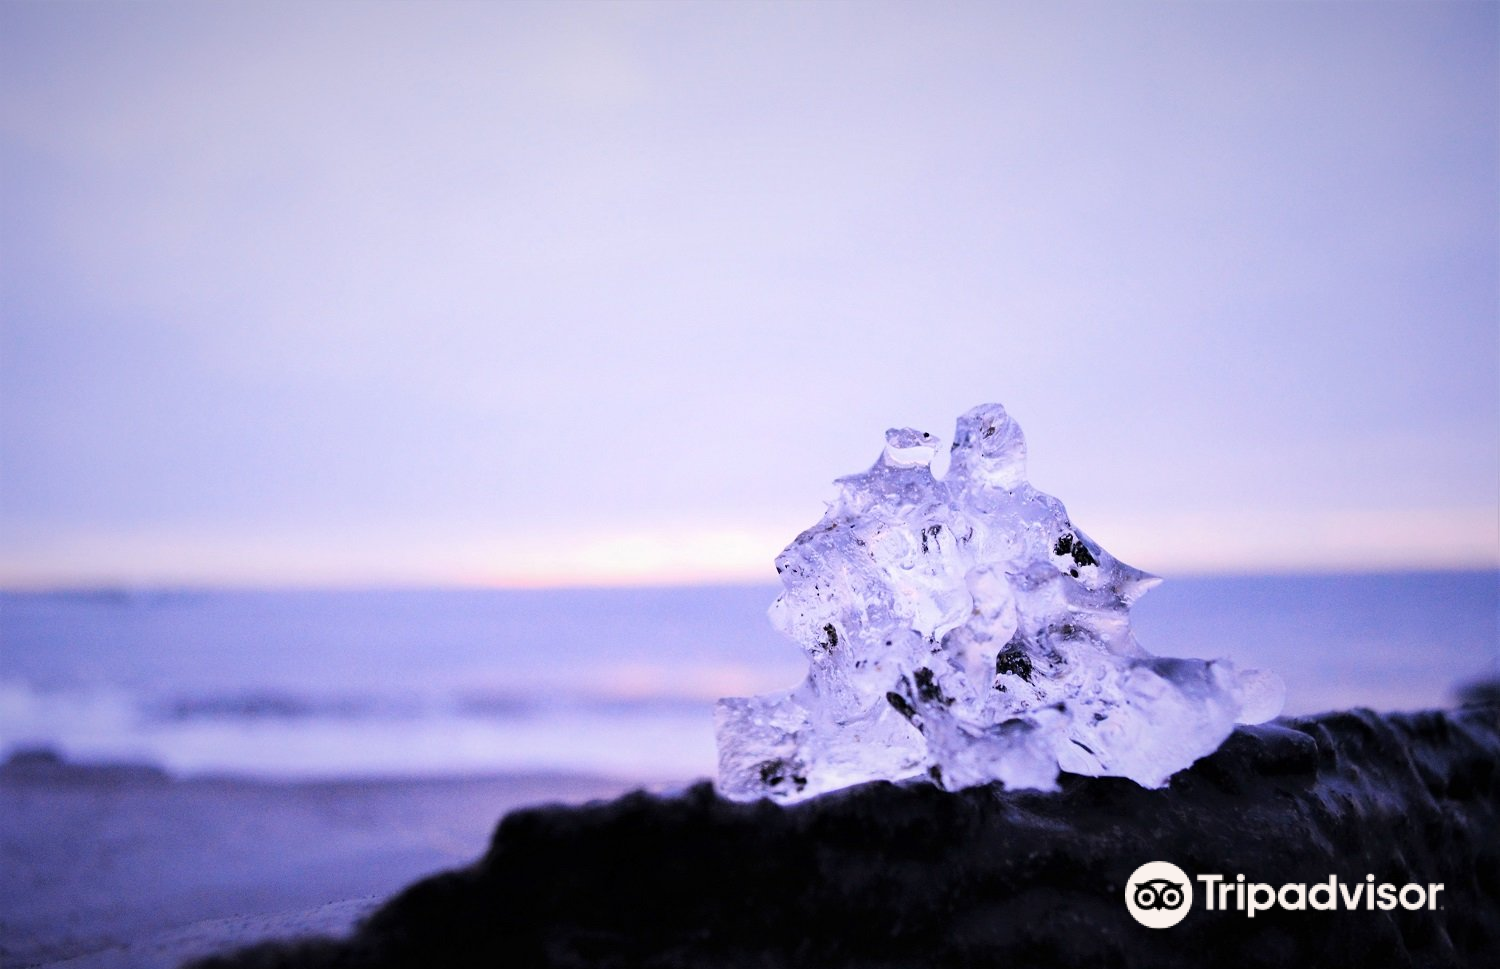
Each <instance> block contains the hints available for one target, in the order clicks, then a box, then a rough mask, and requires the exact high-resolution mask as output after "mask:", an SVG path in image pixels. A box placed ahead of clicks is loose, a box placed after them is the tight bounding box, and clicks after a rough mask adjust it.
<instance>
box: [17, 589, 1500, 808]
mask: <svg viewBox="0 0 1500 969" xmlns="http://www.w3.org/2000/svg"><path fill="white" fill-rule="evenodd" d="M776 592H777V590H776V589H775V588H774V587H772V586H713V587H680V588H660V589H609V590H604V589H586V590H580V589H573V590H546V591H534V590H527V591H519V590H481V589H434V590H359V591H245V590H223V591H216V590H191V591H188V590H128V591H127V590H93V591H60V592H5V593H0V756H3V755H4V754H5V753H8V752H13V751H15V750H19V749H27V748H39V747H45V748H50V749H53V750H55V751H57V752H58V753H60V754H62V755H63V756H65V757H67V758H69V759H76V760H82V761H127V762H132V763H145V764H152V765H157V766H160V767H162V768H164V769H166V770H168V771H170V772H172V773H174V774H178V775H184V776H186V775H225V774H229V775H244V776H254V777H266V778H286V779H292V778H340V777H343V778H349V777H373V776H382V777H414V776H443V775H454V774H471V773H476V772H486V773H490V772H494V773H499V772H514V771H528V772H529V771H569V772H586V773H594V774H604V775H610V776H619V777H627V778H640V779H644V780H659V781H677V780H685V779H688V778H692V777H698V776H711V775H712V774H713V772H714V766H715V750H714V739H713V717H712V706H713V701H714V700H715V699H716V698H717V697H719V696H724V695H743V694H746V693H756V692H765V691H769V690H775V689H781V688H785V687H789V686H792V685H793V684H795V683H796V682H798V681H799V680H800V679H801V677H802V675H803V671H804V669H805V666H804V662H803V659H802V655H801V653H800V651H799V649H798V648H797V647H796V646H795V645H794V644H792V643H791V642H789V641H786V640H784V639H782V638H781V637H780V636H779V635H778V634H777V633H776V632H775V631H774V630H772V629H771V627H770V625H769V623H768V621H767V619H766V609H767V607H768V606H769V605H770V603H771V601H772V600H773V599H774V598H775V596H776ZM1132 615H1133V619H1134V628H1135V632H1136V636H1137V638H1138V639H1139V640H1140V642H1141V643H1142V645H1143V646H1145V647H1146V648H1147V649H1148V650H1150V651H1151V652H1153V653H1158V654H1161V655H1172V656H1197V657H1205V658H1207V657H1220V656H1223V657H1228V658H1230V659H1233V660H1235V661H1236V662H1237V663H1239V664H1241V665H1244V666H1259V667H1263V668H1268V669H1271V670H1275V671H1276V672H1278V673H1280V674H1281V676H1282V677H1283V679H1284V680H1285V681H1286V685H1287V706H1286V712H1287V713H1289V714H1301V713H1313V712H1318V711H1322V710H1329V709H1341V708H1347V707H1351V706H1368V707H1371V708H1374V709H1377V710H1381V711H1391V710H1411V709H1420V708H1423V707H1434V706H1444V705H1449V704H1451V703H1452V702H1453V698H1454V695H1455V690H1456V689H1457V688H1459V687H1461V686H1462V685H1464V684H1466V683H1470V682H1473V681H1476V680H1480V679H1485V678H1494V677H1496V676H1500V572H1495V571H1483V572H1449V573H1413V574H1399V575H1398V574H1390V575H1340V576H1326V575H1325V576H1259V577H1222V578H1183V579H1177V580H1169V581H1167V582H1166V583H1164V584H1163V585H1162V586H1160V587H1159V588H1157V589H1154V590H1152V592H1151V593H1150V594H1148V595H1147V596H1146V597H1145V598H1144V599H1142V600H1141V602H1140V603H1139V604H1138V605H1137V606H1136V607H1135V609H1134V610H1133V613H1132Z"/></svg>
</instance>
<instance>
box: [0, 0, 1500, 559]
mask: <svg viewBox="0 0 1500 969" xmlns="http://www.w3.org/2000/svg"><path fill="white" fill-rule="evenodd" d="M1497 38H1500V7H1497V6H1496V5H1494V4H1490V3H1480V4H1460V3H1430V4H1429V3H1379V4H1374V3H1369V4H1367V3H1335V4H1327V5H1323V4H1300V3H1275V4H1249V3H1246V4H1176V3H1174V4H1161V5H1157V4H1150V3H1124V4H1120V3H1109V4H1101V5H1094V4H1085V5H1075V4H1067V3H1061V4H1059V3H1047V4H1041V3H1038V4H1026V5H1018V6H1004V5H995V4H921V5H918V4H900V5H884V4H873V3H871V4H851V5H845V4H834V3H825V4H796V5H790V4H786V5H783V4H740V5H736V4H730V3H699V4H688V3H665V4H623V3H620V4H590V5H584V4H539V5H525V4H463V5H442V4H410V5H405V4H403V5H392V4H369V3H346V4H322V5H286V6H277V5H268V4H250V5H235V4H193V5H184V6H176V5H166V4H153V3H140V4H81V3H58V4H53V3H45V4H43V3H26V2H11V3H6V4H3V5H0V205H3V209H0V218H3V230H4V238H3V250H0V280H3V291H0V314H3V336H0V449H3V450H0V582H5V583H10V584H38V583H43V584H46V583H59V582H63V583H71V582H88V583H93V582H119V581H124V582H153V581H168V582H221V581H233V582H255V583H268V582H269V583H284V582H290V583H297V582H337V583H345V584H347V583H363V582H431V581H494V582H515V583H551V582H617V581H641V580H662V579H668V580H694V579H723V578H763V579H770V578H771V577H772V568H771V564H770V563H771V559H772V557H773V556H774V554H775V553H776V551H778V550H779V549H780V547H781V546H782V545H784V544H785V543H786V542H787V541H789V540H790V539H791V538H792V536H793V535H794V534H795V533H796V532H797V531H799V530H800V529H801V528H803V527H805V526H807V525H809V524H811V523H812V522H813V521H814V520H816V519H817V517H818V516H819V515H820V514H821V512H822V501H823V500H824V499H826V498H827V497H829V496H830V495H831V488H830V487H829V482H830V481H831V479H833V478H834V477H836V476H838V475H841V474H845V473H849V472H852V471H855V470H858V469H860V468H863V467H864V466H866V465H868V464H869V463H870V462H871V461H872V460H873V459H874V458H875V456H876V454H877V452H878V450H879V447H880V443H881V432H882V431H883V430H884V429H885V428H886V427H887V426H890V425H893V424H900V425H905V424H911V425H915V426H919V427H922V428H924V429H928V430H931V431H933V432H935V433H938V434H940V435H942V436H943V437H944V438H947V437H948V436H949V435H951V432H952V423H953V419H954V417H955V416H956V415H957V414H958V413H959V412H961V411H962V410H965V409H967V408H968V407H969V406H971V405H973V404H976V403H979V402H981V401H987V400H998V401H1001V402H1003V403H1004V404H1005V405H1006V406H1007V407H1008V408H1009V409H1010V410H1011V412H1012V413H1013V414H1014V415H1015V416H1016V417H1017V418H1018V419H1019V420H1020V421H1021V423H1022V425H1023V426H1024V427H1025V429H1026V431H1027V434H1028V437H1029V439H1030V442H1031V458H1032V461H1031V467H1032V472H1033V474H1032V478H1033V481H1034V482H1035V483H1036V484H1037V485H1038V486H1039V487H1041V488H1043V489H1044V490H1047V491H1049V492H1051V493H1053V494H1056V495H1057V496H1058V497H1060V498H1062V499H1063V500H1064V501H1065V502H1066V503H1067V504H1068V507H1069V509H1070V511H1071V512H1072V514H1073V517H1074V518H1075V520H1076V521H1077V522H1078V523H1079V525H1080V526H1081V527H1083V528H1084V529H1085V530H1087V531H1089V532H1090V533H1091V534H1092V535H1093V536H1094V537H1095V538H1097V539H1098V540H1099V541H1100V542H1102V543H1103V544H1104V545H1105V547H1106V548H1109V549H1110V550H1111V551H1112V552H1114V553H1115V554H1117V555H1119V556H1120V557H1122V558H1124V559H1126V560H1127V561H1131V562H1132V563H1133V564H1137V565H1139V566H1141V567H1143V568H1147V569H1150V570H1152V571H1156V572H1159V573H1163V574H1167V575H1172V574H1174V573H1180V572H1183V571H1204V570H1210V571H1211V570H1236V571H1246V570H1263V569H1286V568H1307V569H1336V568H1386V567H1410V566H1441V567H1452V566H1465V565H1476V564H1479V565H1484V564H1487V565H1494V564H1496V563H1497V561H1500V523H1497V515H1500V513H1497V505H1500V494H1497V488H1500V485H1497V480H1500V319H1497V305H1500V242H1497V240H1500V150H1497V143H1500V134H1497V133H1500V40H1497Z"/></svg>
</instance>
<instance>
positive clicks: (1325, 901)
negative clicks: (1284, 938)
mask: <svg viewBox="0 0 1500 969" xmlns="http://www.w3.org/2000/svg"><path fill="white" fill-rule="evenodd" d="M1195 880H1196V881H1198V882H1199V883H1200V884H1201V886H1202V890H1203V908H1204V910H1205V911H1208V912H1231V911H1233V912H1240V913H1242V914H1243V915H1244V916H1245V917H1246V918H1252V919H1253V918H1255V915H1256V913H1257V912H1265V911H1269V910H1270V909H1273V908H1279V909H1282V910H1284V911H1291V912H1304V911H1308V910H1314V911H1320V912H1331V911H1337V910H1339V909H1342V910H1344V911H1361V910H1363V911H1371V912H1373V911H1375V910H1377V909H1378V910H1380V911H1382V912H1389V911H1392V910H1393V909H1395V908H1396V907H1397V906H1400V907H1401V908H1404V909H1406V910H1407V911H1413V912H1414V911H1418V910H1421V909H1426V910H1427V911H1429V912H1430V911H1433V910H1435V909H1437V908H1439V907H1440V901H1439V898H1438V895H1439V894H1440V893H1441V892H1442V891H1443V884H1442V883H1441V882H1436V883H1430V884H1425V885H1424V884H1419V883H1411V884H1408V885H1393V884H1391V883H1389V882H1379V883H1377V882H1376V881H1375V876H1374V875H1366V876H1365V877H1364V880H1363V881H1353V882H1347V881H1340V880H1339V877H1338V876H1337V875H1329V876H1328V877H1327V878H1326V879H1324V880H1323V881H1320V882H1313V883H1311V884H1308V883H1305V882H1288V883H1287V884H1285V885H1281V886H1279V887H1278V886H1275V885H1267V884H1265V883H1264V882H1250V881H1246V880H1245V876H1244V875H1235V876H1234V878H1232V879H1230V878H1226V877H1225V876H1223V875H1199V876H1198V877H1197V878H1196V879H1191V878H1189V877H1188V875H1187V872H1185V871H1183V870H1182V869H1181V868H1178V867H1177V866H1176V865H1174V864H1172V863H1171V862H1167V861H1148V862H1146V863H1145V864H1144V865H1142V866H1141V867H1139V868H1137V869H1136V870H1135V873H1134V874H1132V875H1131V876H1130V880H1129V881H1127V882H1126V883H1125V908H1126V909H1127V910H1129V912H1130V914H1131V915H1132V916H1134V918H1135V920H1136V921H1137V922H1139V923H1141V924H1142V925H1144V926H1147V927H1148V928H1153V929H1165V928H1170V927H1171V926H1174V925H1176V924H1177V923H1178V922H1181V921H1182V920H1183V919H1184V918H1186V917H1187V913H1188V912H1189V911H1190V910H1191V909H1192V907H1193V882H1194V881H1195Z"/></svg>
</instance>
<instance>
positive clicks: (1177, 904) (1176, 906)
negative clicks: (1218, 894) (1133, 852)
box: [1125, 861, 1193, 929]
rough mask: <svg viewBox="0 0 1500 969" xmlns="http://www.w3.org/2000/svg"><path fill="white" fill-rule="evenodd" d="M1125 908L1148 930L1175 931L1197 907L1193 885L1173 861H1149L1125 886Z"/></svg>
mask: <svg viewBox="0 0 1500 969" xmlns="http://www.w3.org/2000/svg"><path fill="white" fill-rule="evenodd" d="M1125 907H1126V908H1127V909H1129V910H1130V914H1131V915H1133V916H1135V920H1136V921H1137V922H1139V923H1141V924H1142V925H1144V926H1146V927H1147V928H1151V929H1166V928H1171V927H1172V926H1174V925H1176V924H1177V923H1178V922H1181V921H1182V920H1183V919H1184V918H1185V917H1186V916H1187V913H1188V910H1189V909H1191V908H1192V907H1193V882H1192V880H1191V879H1189V878H1188V876H1187V873H1186V872H1184V871H1183V870H1182V869H1181V868H1178V867H1177V866H1176V865H1174V864H1172V863H1171V862H1170V861H1148V862H1146V863H1145V864H1144V865H1142V866H1141V867H1139V868H1137V869H1136V870H1135V874H1133V875H1131V876H1130V880H1129V881H1128V882H1126V883H1125Z"/></svg>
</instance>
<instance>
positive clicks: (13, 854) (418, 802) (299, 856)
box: [0, 755, 640, 969]
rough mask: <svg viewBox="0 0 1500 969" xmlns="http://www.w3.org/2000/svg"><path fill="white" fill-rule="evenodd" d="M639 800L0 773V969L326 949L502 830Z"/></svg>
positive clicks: (535, 779) (519, 784) (583, 790)
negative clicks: (300, 938)
mask: <svg viewBox="0 0 1500 969" xmlns="http://www.w3.org/2000/svg"><path fill="white" fill-rule="evenodd" d="M638 786H640V785H639V784H635V783H631V782H628V781H624V780H617V779H609V778H603V777H591V776H581V775H565V774H540V773H539V774H529V775H507V776H490V777H462V778H442V779H414V780H400V779H391V780H357V781H355V780H345V781H327V782H297V783H291V782H264V781H255V780H248V779H236V778H194V779H187V780H176V779H173V778H171V777H168V776H167V775H165V774H163V773H162V772H160V771H157V770H154V769H152V768H148V767H136V766H120V765H115V766H108V765H95V766H78V765H70V764H66V763H62V762H58V761H56V760H53V759H51V758H48V757H46V756H35V755H33V756H30V757H20V758H16V759H14V760H13V761H12V762H11V763H9V764H7V765H5V766H4V767H3V768H0V868H3V870H4V872H5V877H4V878H3V879H0V965H4V966H6V967H14V969H19V967H27V966H69V967H78V969H83V967H94V969H100V967H116V966H121V967H124V966H129V967H142V969H147V967H157V966H161V967H175V966H177V965H180V964H181V963H182V962H183V961H184V960H186V959H190V958H194V957H198V956H202V955H205V954H208V953H211V952H216V951H221V950H223V949H225V948H232V947H234V946H237V945H244V944H247V943H250V942H254V941H258V940H261V939H266V938H285V937H288V936H296V935H305V934H316V935H341V934H344V933H346V932H348V931H349V930H350V929H351V928H352V927H353V925H354V924H355V922H356V921H357V920H358V919H360V918H361V917H363V916H364V915H366V914H367V913H368V912H370V911H371V910H372V909H374V908H375V907H376V906H377V905H378V904H380V903H381V902H383V901H384V900H385V899H386V898H388V897H389V896H390V895H392V894H394V893H395V892H397V891H399V890H400V889H401V888H402V887H403V886H405V885H406V884H407V883H409V882H411V881H413V880H414V879H417V878H421V877H423V876H425V875H429V874H432V873H433V872H437V871H440V870H443V869H447V868H452V867H455V866H458V865H463V864H466V863H468V862H471V861H473V860H474V859H475V858H477V857H479V856H481V855H483V853H484V851H485V849H486V846H487V845H488V842H489V838H490V835H491V833H492V832H493V830H494V827H495V823H496V821H497V820H498V819H499V818H500V817H501V815H503V814H505V813H506V812H508V811H510V810H512V809H515V808H519V807H524V806H534V805H541V804H549V803H553V804H581V803H584V802H588V801H590V800H594V799H599V798H610V797H614V796H617V795H619V794H621V793H623V792H624V791H626V790H629V789H631V788H634V787H638Z"/></svg>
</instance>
